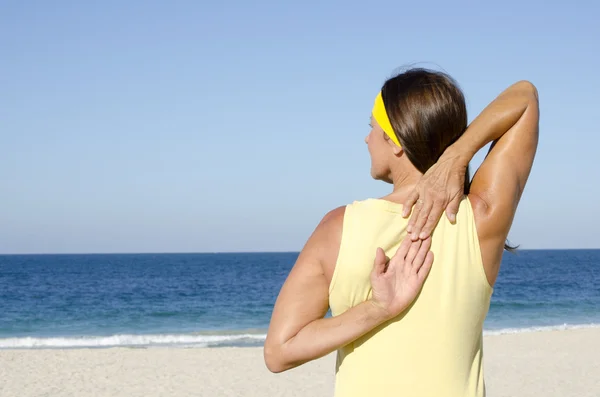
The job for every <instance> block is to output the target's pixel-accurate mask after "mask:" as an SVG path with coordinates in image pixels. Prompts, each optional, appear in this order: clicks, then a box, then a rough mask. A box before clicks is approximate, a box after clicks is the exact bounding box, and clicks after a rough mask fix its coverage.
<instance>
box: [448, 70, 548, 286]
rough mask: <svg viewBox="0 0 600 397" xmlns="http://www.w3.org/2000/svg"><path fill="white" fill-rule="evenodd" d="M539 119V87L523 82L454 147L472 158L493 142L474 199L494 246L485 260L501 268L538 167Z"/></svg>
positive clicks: (483, 235)
mask: <svg viewBox="0 0 600 397" xmlns="http://www.w3.org/2000/svg"><path fill="white" fill-rule="evenodd" d="M539 116H540V113H539V104H538V94H537V90H536V88H535V87H534V86H533V84H531V83H530V82H528V81H520V82H518V83H515V84H513V85H512V86H510V87H509V88H507V89H506V90H505V91H504V92H502V93H501V94H500V95H499V96H498V97H497V98H496V99H495V100H494V101H493V102H492V103H491V104H489V105H488V106H487V107H486V108H485V109H484V110H483V112H481V114H480V115H479V116H478V117H477V118H476V119H475V120H474V121H473V123H472V124H471V125H470V126H469V128H468V129H467V131H466V132H465V134H464V135H463V137H461V139H460V140H459V141H457V142H456V144H455V145H453V147H451V148H450V149H451V150H450V152H451V153H454V154H455V155H456V156H461V155H462V156H465V157H466V158H470V157H472V156H473V154H474V153H475V152H476V151H477V150H479V149H480V148H481V147H483V146H484V145H486V144H487V143H489V142H493V143H492V146H491V148H490V151H489V152H488V154H487V156H486V158H485V160H484V161H483V163H482V164H481V166H480V167H479V169H478V170H477V172H476V173H475V175H474V176H473V181H472V182H471V188H470V197H471V199H472V200H471V201H472V202H475V203H476V204H477V205H478V206H479V213H478V217H477V231H478V235H479V241H480V242H481V244H482V245H487V246H488V247H489V248H492V247H493V248H494V249H490V250H486V251H487V252H488V253H489V255H490V257H489V258H485V257H484V263H486V261H487V262H488V263H493V262H498V264H499V260H500V258H501V254H502V250H503V247H504V241H505V240H506V237H507V235H508V232H509V230H510V227H511V225H512V222H513V219H514V216H515V213H516V210H517V205H518V204H519V201H520V199H521V195H522V193H523V190H524V189H525V184H526V182H527V179H528V178H529V174H530V172H531V167H532V166H533V159H534V157H535V153H536V150H537V144H538V134H539ZM494 251H495V252H494ZM484 255H485V254H484ZM493 279H494V280H495V276H494V277H493Z"/></svg>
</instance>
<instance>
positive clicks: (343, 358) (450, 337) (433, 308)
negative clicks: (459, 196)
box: [329, 197, 493, 397]
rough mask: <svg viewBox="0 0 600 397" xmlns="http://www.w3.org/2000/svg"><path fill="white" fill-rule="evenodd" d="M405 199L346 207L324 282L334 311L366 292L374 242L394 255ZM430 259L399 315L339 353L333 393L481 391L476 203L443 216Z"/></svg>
mask: <svg viewBox="0 0 600 397" xmlns="http://www.w3.org/2000/svg"><path fill="white" fill-rule="evenodd" d="M407 224H408V220H407V219H404V218H403V217H402V205H400V204H396V203H392V202H390V201H385V200H381V199H368V200H365V201H357V202H354V203H352V204H350V205H348V206H347V207H346V212H345V215H344V221H343V232H342V241H341V245H340V251H339V254H338V260H337V262H336V266H335V270H334V273H333V277H332V280H331V284H330V287H329V304H330V308H331V312H332V315H333V316H337V315H340V314H341V313H343V312H344V311H346V310H348V309H349V308H351V307H353V306H355V305H358V304H359V303H361V302H363V301H365V300H367V299H369V298H370V297H371V282H370V274H371V270H372V268H373V260H374V258H375V252H376V248H377V247H381V248H383V249H384V251H385V252H386V254H387V256H389V257H392V255H393V254H394V253H395V252H396V249H397V248H398V246H399V244H400V242H401V240H402V239H403V238H404V237H405V236H406V226H407ZM431 249H432V251H433V253H434V258H435V259H434V263H433V267H432V268H431V271H430V273H429V276H428V278H427V280H426V281H425V284H424V286H423V289H422V291H421V293H420V294H419V296H418V297H417V299H415V301H414V303H413V304H412V305H411V306H410V307H409V308H408V309H407V310H406V311H405V312H404V313H402V314H401V315H400V316H398V317H397V318H395V319H393V320H391V321H389V322H387V323H385V324H383V325H382V326H380V327H378V328H376V329H374V330H373V331H371V332H369V333H368V334H366V335H364V336H363V337H361V338H360V339H358V340H356V341H355V342H353V343H350V344H348V345H346V346H344V347H343V348H341V349H339V350H338V352H337V365H336V386H335V396H336V397H355V396H356V397H365V396H377V397H386V396H394V397H397V396H410V397H422V396H432V397H441V396H444V397H454V396H456V397H459V396H460V397H471V396H484V395H485V385H484V380H483V360H482V359H483V346H482V332H483V331H482V330H483V321H484V319H485V317H486V315H487V312H488V308H489V305H490V298H491V295H492V291H493V289H492V287H491V286H490V285H489V283H488V281H487V278H486V275H485V270H484V268H483V262H482V259H481V252H480V248H479V240H478V237H477V231H476V229H475V219H474V216H473V208H472V207H471V203H470V201H469V199H468V198H466V197H465V198H464V199H463V201H462V202H461V205H460V209H459V212H458V216H457V222H456V224H455V225H452V224H451V223H450V222H449V221H448V219H447V218H446V217H445V216H443V217H442V219H441V220H440V222H439V224H438V226H437V228H436V229H435V231H434V234H433V237H432V248H431Z"/></svg>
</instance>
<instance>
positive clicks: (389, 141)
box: [387, 138, 404, 156]
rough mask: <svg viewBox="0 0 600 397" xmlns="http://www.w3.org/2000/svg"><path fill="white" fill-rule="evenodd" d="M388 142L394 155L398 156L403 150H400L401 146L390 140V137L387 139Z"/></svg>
mask: <svg viewBox="0 0 600 397" xmlns="http://www.w3.org/2000/svg"><path fill="white" fill-rule="evenodd" d="M387 142H388V144H390V145H392V151H393V152H394V156H400V155H401V154H402V152H404V150H402V147H401V146H398V145H396V144H395V143H394V141H392V140H391V139H390V138H388V139H387Z"/></svg>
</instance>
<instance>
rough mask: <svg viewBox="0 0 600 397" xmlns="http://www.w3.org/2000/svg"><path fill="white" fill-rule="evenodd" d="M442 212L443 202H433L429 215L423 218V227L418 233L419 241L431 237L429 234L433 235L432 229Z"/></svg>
mask: <svg viewBox="0 0 600 397" xmlns="http://www.w3.org/2000/svg"><path fill="white" fill-rule="evenodd" d="M443 212H444V202H443V201H441V200H434V201H433V203H432V205H431V207H430V210H429V213H428V214H427V216H426V217H425V225H424V226H423V228H422V229H421V232H420V233H419V238H420V239H426V238H427V237H429V236H431V233H433V229H435V227H436V226H437V224H438V222H439V221H440V218H441V217H442V213H443ZM416 233H417V232H416V231H415V234H416Z"/></svg>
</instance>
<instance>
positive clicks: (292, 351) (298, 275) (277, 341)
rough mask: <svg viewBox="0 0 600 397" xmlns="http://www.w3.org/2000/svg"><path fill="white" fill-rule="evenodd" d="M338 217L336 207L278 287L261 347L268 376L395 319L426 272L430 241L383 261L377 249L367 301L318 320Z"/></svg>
mask: <svg viewBox="0 0 600 397" xmlns="http://www.w3.org/2000/svg"><path fill="white" fill-rule="evenodd" d="M343 217H344V208H338V209H336V210H334V211H332V212H330V213H329V214H327V215H326V216H325V217H324V218H323V220H322V221H321V223H320V224H319V225H318V226H317V228H316V229H315V231H314V232H313V234H312V236H311V237H310V238H309V240H308V242H307V243H306V245H305V247H304V249H303V250H302V252H301V253H300V255H299V256H298V260H297V261H296V264H295V265H294V267H293V268H292V270H291V272H290V274H289V276H288V278H287V280H286V281H285V283H284V285H283V287H282V288H281V291H280V293H279V296H278V298H277V301H276V303H275V307H274V309H273V315H272V317H271V324H270V325H269V331H268V333H267V340H266V341H265V346H264V359H265V363H266V365H267V367H268V368H269V370H270V371H272V372H282V371H285V370H288V369H291V368H294V367H296V366H298V365H301V364H303V363H306V362H308V361H310V360H314V359H317V358H320V357H323V356H325V355H327V354H329V353H331V352H333V351H334V350H336V349H338V348H340V347H343V346H345V345H347V344H348V343H351V342H353V341H355V340H356V339H358V338H359V337H361V336H362V335H364V334H366V333H367V332H369V331H371V330H372V329H374V328H375V327H377V326H378V325H380V324H383V323H384V322H385V321H387V320H389V319H391V318H393V317H395V316H397V315H398V314H400V313H401V312H402V311H403V310H404V309H405V308H406V307H408V305H409V304H410V303H411V302H412V301H413V300H414V298H415V297H416V295H417V293H418V291H419V290H420V289H421V287H422V285H423V282H424V280H425V278H426V277H427V274H428V273H429V270H430V268H431V264H432V262H433V254H432V253H431V252H430V251H429V248H430V246H431V240H430V239H428V240H425V241H423V242H422V243H421V242H420V241H419V242H417V243H412V242H411V241H410V239H405V241H403V242H402V244H401V245H400V248H398V251H397V252H396V254H395V255H394V257H393V258H392V259H391V260H389V262H388V258H386V256H385V254H384V253H383V250H381V249H378V250H377V253H376V255H375V261H374V265H373V271H372V273H371V285H372V287H373V297H372V299H370V300H367V301H365V302H363V303H361V304H359V305H357V306H354V307H352V308H351V309H349V310H347V311H346V312H344V313H343V314H341V315H339V316H335V317H332V318H324V316H325V314H326V313H327V309H328V307H329V284H328V281H327V279H328V277H327V276H326V275H325V271H324V268H325V267H326V266H330V268H332V267H331V265H332V264H335V261H336V259H337V253H338V251H339V245H340V241H341V230H342V222H343ZM332 261H333V263H332ZM386 264H387V266H386Z"/></svg>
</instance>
